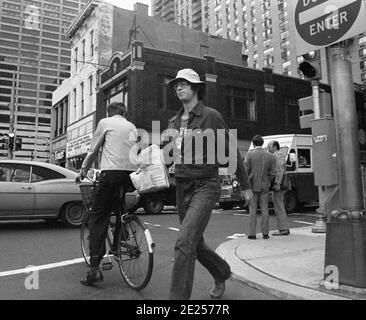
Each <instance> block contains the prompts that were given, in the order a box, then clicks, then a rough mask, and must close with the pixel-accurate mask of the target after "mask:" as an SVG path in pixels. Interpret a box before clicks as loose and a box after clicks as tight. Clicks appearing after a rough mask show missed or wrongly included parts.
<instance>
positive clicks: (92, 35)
mask: <svg viewBox="0 0 366 320" xmlns="http://www.w3.org/2000/svg"><path fill="white" fill-rule="evenodd" d="M93 56H94V30H92V31H90V57H91V58H93Z"/></svg>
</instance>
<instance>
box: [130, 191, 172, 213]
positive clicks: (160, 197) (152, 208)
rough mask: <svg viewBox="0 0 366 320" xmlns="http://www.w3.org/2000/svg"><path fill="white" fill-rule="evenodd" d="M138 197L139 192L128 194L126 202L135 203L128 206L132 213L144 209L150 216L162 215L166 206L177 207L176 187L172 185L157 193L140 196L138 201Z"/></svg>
mask: <svg viewBox="0 0 366 320" xmlns="http://www.w3.org/2000/svg"><path fill="white" fill-rule="evenodd" d="M136 197H137V191H134V192H128V193H126V202H127V203H133V205H129V204H128V205H127V207H128V208H129V211H130V212H135V211H136V210H137V209H139V208H141V207H142V208H144V210H145V212H146V213H148V214H160V213H161V212H162V210H163V209H164V205H169V206H175V205H176V197H175V186H172V185H171V186H170V187H169V188H166V189H163V190H159V191H156V192H150V193H144V194H140V195H138V198H137V201H136Z"/></svg>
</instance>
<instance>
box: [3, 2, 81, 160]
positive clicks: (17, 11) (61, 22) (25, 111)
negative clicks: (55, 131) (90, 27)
mask: <svg viewBox="0 0 366 320" xmlns="http://www.w3.org/2000/svg"><path fill="white" fill-rule="evenodd" d="M87 2H88V0H0V133H8V132H9V121H10V118H11V116H12V115H11V111H10V109H9V103H10V102H11V101H13V102H14V104H13V105H14V113H13V114H14V132H15V134H16V136H17V137H20V138H22V150H19V151H16V152H15V153H14V158H20V159H37V160H41V161H46V160H48V159H49V145H50V130H51V128H50V122H51V119H50V118H51V106H52V92H53V91H54V90H55V89H56V88H57V86H58V85H59V84H61V82H62V81H63V80H64V79H66V78H68V77H69V76H70V62H71V61H70V56H71V52H70V39H68V38H67V37H66V36H65V30H66V29H67V28H68V27H69V25H70V23H71V22H72V21H73V20H74V19H75V17H76V16H77V15H78V14H79V12H80V11H81V9H82V8H83V7H84V6H85V4H86V3H87ZM1 157H7V150H0V158H1Z"/></svg>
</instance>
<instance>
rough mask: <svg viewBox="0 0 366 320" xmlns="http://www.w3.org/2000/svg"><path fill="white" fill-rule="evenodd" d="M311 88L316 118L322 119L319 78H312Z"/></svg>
mask: <svg viewBox="0 0 366 320" xmlns="http://www.w3.org/2000/svg"><path fill="white" fill-rule="evenodd" d="M311 88H312V91H313V108H314V119H320V103H319V80H312V81H311Z"/></svg>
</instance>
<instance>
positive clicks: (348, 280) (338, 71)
mask: <svg viewBox="0 0 366 320" xmlns="http://www.w3.org/2000/svg"><path fill="white" fill-rule="evenodd" d="M348 53H349V52H348V43H347V41H343V42H340V43H337V44H335V45H332V46H330V47H329V48H328V59H329V65H330V75H331V84H332V100H333V110H334V119H335V128H336V138H337V139H336V140H337V162H338V177H339V195H340V199H339V200H340V208H339V209H337V210H333V211H332V212H331V214H330V219H329V220H328V222H327V234H326V246H325V268H326V267H327V266H336V267H337V268H338V274H339V280H338V282H339V283H340V284H342V285H346V286H351V287H360V288H366V237H365V234H366V219H365V218H366V214H365V211H364V205H363V191H362V181H361V168H360V150H359V142H358V138H357V132H358V128H357V114H356V102H355V96H354V89H353V79H352V68H351V63H350V61H349V60H348V59H347V55H348Z"/></svg>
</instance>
